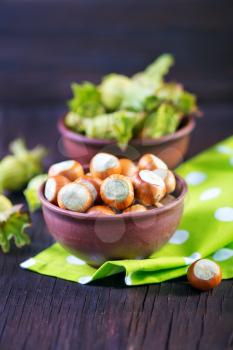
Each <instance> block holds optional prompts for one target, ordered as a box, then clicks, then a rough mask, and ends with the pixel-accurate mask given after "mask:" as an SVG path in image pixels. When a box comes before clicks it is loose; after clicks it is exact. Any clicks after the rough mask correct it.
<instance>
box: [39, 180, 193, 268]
mask: <svg viewBox="0 0 233 350" xmlns="http://www.w3.org/2000/svg"><path fill="white" fill-rule="evenodd" d="M176 181H177V185H176V190H175V192H174V196H175V197H176V199H175V200H174V201H172V202H171V203H169V204H167V205H165V206H164V207H162V208H155V209H149V210H147V211H145V212H137V213H124V214H117V215H111V216H107V215H106V216H105V215H99V216H96V215H94V214H85V213H76V212H72V211H69V210H65V209H61V208H59V207H57V206H56V205H53V204H51V203H49V202H48V201H47V200H46V199H45V197H44V185H42V186H41V188H40V190H39V197H40V200H41V202H42V210H43V215H44V219H45V222H46V224H47V227H48V230H49V232H50V234H51V235H52V236H53V238H54V239H55V240H56V241H57V242H59V243H60V244H61V245H62V246H63V247H64V248H65V249H66V250H68V251H69V252H71V253H72V254H73V255H75V256H77V257H79V258H81V259H83V260H84V261H86V262H87V263H88V264H90V265H93V266H100V265H101V264H103V263H104V262H105V261H108V260H119V259H142V258H146V257H148V256H150V255H151V254H152V253H153V252H155V251H157V250H158V249H160V248H161V247H162V246H163V245H164V244H165V243H167V242H168V240H169V239H170V237H171V236H172V235H173V233H174V232H175V230H176V229H177V227H178V225H179V222H180V219H181V217H182V213H183V207H184V198H185V194H186V192H187V185H186V183H185V181H184V180H183V179H182V178H181V177H180V176H178V175H176Z"/></svg>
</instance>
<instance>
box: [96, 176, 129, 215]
mask: <svg viewBox="0 0 233 350" xmlns="http://www.w3.org/2000/svg"><path fill="white" fill-rule="evenodd" d="M100 195H101V198H102V200H103V202H104V203H105V204H107V205H109V206H110V207H113V208H115V209H118V210H124V209H126V208H127V207H129V206H130V205H131V204H132V203H133V201H134V189H133V184H132V182H131V180H130V179H129V178H128V177H126V176H123V175H119V174H113V175H111V176H109V177H107V178H106V179H105V180H104V181H103V183H102V185H101V187H100Z"/></svg>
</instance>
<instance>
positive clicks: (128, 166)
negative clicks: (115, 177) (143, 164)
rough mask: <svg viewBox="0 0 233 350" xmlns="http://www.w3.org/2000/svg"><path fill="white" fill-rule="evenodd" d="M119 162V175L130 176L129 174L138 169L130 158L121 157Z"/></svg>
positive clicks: (132, 174) (133, 173)
mask: <svg viewBox="0 0 233 350" xmlns="http://www.w3.org/2000/svg"><path fill="white" fill-rule="evenodd" d="M120 164H121V175H124V176H129V177H131V176H134V175H135V174H136V173H137V171H138V167H137V166H136V165H135V164H134V162H132V160H130V159H127V158H122V159H120Z"/></svg>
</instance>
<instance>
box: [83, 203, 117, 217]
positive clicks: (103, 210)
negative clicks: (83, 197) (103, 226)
mask: <svg viewBox="0 0 233 350" xmlns="http://www.w3.org/2000/svg"><path fill="white" fill-rule="evenodd" d="M87 214H95V215H115V212H114V211H113V210H112V209H111V208H109V207H108V206H107V205H95V206H94V207H91V208H89V209H88V210H87Z"/></svg>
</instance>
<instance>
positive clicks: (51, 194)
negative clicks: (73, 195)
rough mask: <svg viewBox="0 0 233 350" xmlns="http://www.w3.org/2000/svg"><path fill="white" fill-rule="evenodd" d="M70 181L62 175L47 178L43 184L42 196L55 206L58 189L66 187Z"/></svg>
mask: <svg viewBox="0 0 233 350" xmlns="http://www.w3.org/2000/svg"><path fill="white" fill-rule="evenodd" d="M69 182H70V181H69V180H68V179H67V177H65V176H62V175H57V176H52V177H49V178H48V180H47V181H46V184H45V189H44V195H45V198H46V199H47V200H48V201H49V202H50V203H53V204H57V194H58V192H59V191H60V189H61V188H62V187H63V186H65V185H67V184H68V183H69Z"/></svg>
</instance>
